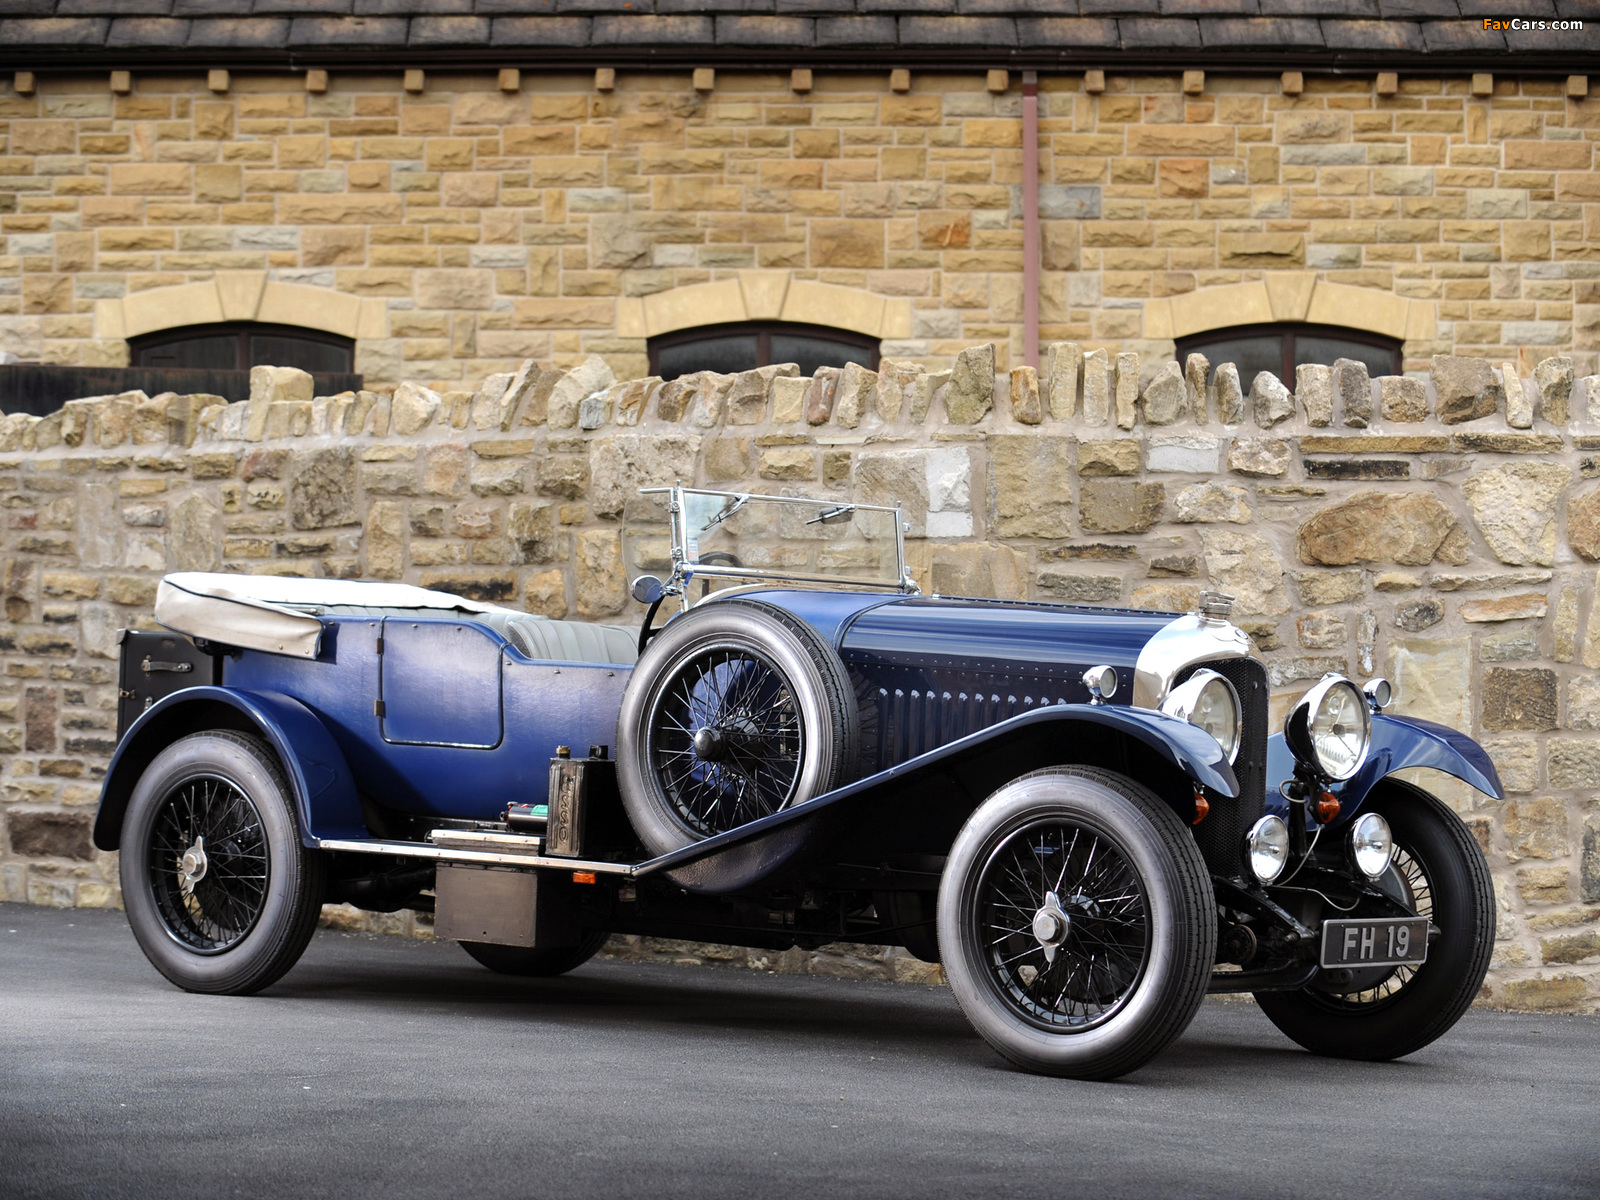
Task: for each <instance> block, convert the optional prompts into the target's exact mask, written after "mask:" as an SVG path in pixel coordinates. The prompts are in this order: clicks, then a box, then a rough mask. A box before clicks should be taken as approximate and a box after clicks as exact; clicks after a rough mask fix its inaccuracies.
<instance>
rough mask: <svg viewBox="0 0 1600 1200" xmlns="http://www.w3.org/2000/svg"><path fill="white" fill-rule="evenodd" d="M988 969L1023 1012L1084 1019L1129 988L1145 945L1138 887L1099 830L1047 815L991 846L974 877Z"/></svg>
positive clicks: (1107, 1014) (1051, 1025)
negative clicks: (993, 846)
mask: <svg viewBox="0 0 1600 1200" xmlns="http://www.w3.org/2000/svg"><path fill="white" fill-rule="evenodd" d="M977 898H978V903H977V905H976V907H975V911H974V915H975V918H976V922H977V926H978V928H977V930H976V934H977V936H978V938H979V939H980V944H981V945H983V946H985V947H986V956H987V960H988V968H989V976H990V981H991V983H992V984H993V986H994V987H995V988H996V989H997V990H998V992H999V993H1000V995H1001V996H1002V997H1004V999H1005V1001H1006V1002H1007V1003H1008V1004H1009V1005H1010V1006H1011V1007H1012V1008H1013V1009H1014V1010H1015V1011H1016V1012H1017V1013H1018V1014H1019V1015H1020V1016H1021V1017H1022V1018H1023V1019H1024V1020H1026V1021H1028V1022H1029V1023H1031V1024H1033V1025H1035V1026H1037V1027H1039V1028H1042V1029H1047V1030H1051V1031H1053V1032H1058V1033H1074V1032H1078V1031H1082V1030H1089V1029H1093V1028H1095V1027H1097V1026H1099V1025H1100V1024H1102V1023H1103V1022H1105V1021H1107V1020H1109V1019H1110V1018H1111V1017H1113V1016H1114V1015H1115V1014H1116V1013H1117V1012H1118V1011H1119V1010H1120V1009H1121V1008H1122V1006H1123V1005H1124V1003H1126V1001H1127V999H1128V997H1129V996H1131V995H1132V994H1133V992H1134V991H1135V990H1136V989H1137V988H1138V986H1139V981H1140V979H1141V978H1142V977H1143V974H1144V969H1145V964H1146V962H1147V960H1148V958H1149V955H1150V932H1151V931H1150V918H1149V906H1148V904H1147V901H1146V898H1145V887H1144V883H1143V881H1142V880H1141V879H1140V877H1139V874H1138V872H1137V871H1136V870H1135V869H1134V867H1133V865H1132V864H1131V863H1130V862H1129V860H1128V858H1127V856H1126V855H1125V854H1124V852H1123V851H1122V849H1121V847H1119V846H1118V845H1117V843H1116V842H1115V841H1113V840H1112V839H1111V838H1110V837H1109V836H1108V835H1107V834H1106V833H1104V832H1102V831H1100V830H1098V829H1095V828H1093V827H1091V826H1089V825H1087V824H1080V823H1078V822H1075V821H1068V820H1046V821H1039V822H1035V823H1033V824H1030V825H1027V826H1024V827H1023V828H1021V829H1019V830H1017V831H1016V832H1015V833H1012V834H1011V835H1010V836H1008V837H1007V838H1005V839H1004V840H1003V841H1002V842H1001V843H1000V844H999V845H998V846H996V848H995V850H994V852H993V854H992V855H991V856H990V858H989V861H988V863H987V864H986V866H985V868H984V871H983V874H982V876H981V878H980V882H979V884H978V892H977Z"/></svg>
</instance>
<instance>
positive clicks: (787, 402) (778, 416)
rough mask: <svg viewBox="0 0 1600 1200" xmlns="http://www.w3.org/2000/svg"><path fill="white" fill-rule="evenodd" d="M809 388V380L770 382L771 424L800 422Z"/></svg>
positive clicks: (795, 379)
mask: <svg viewBox="0 0 1600 1200" xmlns="http://www.w3.org/2000/svg"><path fill="white" fill-rule="evenodd" d="M667 386H668V387H670V386H671V385H670V384H668V385H667ZM810 387H811V380H810V379H809V378H800V377H784V376H780V377H778V378H776V379H774V380H773V381H772V421H773V423H774V424H780V425H792V424H794V423H795V422H797V421H799V420H801V419H802V418H803V417H804V416H805V398H806V392H807V391H808V390H809V389H810ZM663 390H665V389H663Z"/></svg>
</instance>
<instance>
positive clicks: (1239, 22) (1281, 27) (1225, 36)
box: [1200, 17, 1322, 47]
mask: <svg viewBox="0 0 1600 1200" xmlns="http://www.w3.org/2000/svg"><path fill="white" fill-rule="evenodd" d="M1200 38H1201V40H1202V42H1203V43H1204V44H1205V45H1206V46H1208V47H1210V46H1297V47H1298V46H1321V45H1322V27H1321V26H1320V25H1319V24H1318V23H1317V22H1316V21H1314V20H1312V19H1311V18H1310V17H1218V18H1217V19H1216V20H1214V21H1201V22H1200Z"/></svg>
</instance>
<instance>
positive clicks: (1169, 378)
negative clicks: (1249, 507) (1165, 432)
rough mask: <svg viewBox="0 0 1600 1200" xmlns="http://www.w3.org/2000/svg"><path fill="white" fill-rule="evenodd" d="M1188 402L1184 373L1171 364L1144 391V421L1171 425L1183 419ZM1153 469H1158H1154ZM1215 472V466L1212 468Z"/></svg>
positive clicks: (1175, 364) (1173, 363) (1150, 423)
mask: <svg viewBox="0 0 1600 1200" xmlns="http://www.w3.org/2000/svg"><path fill="white" fill-rule="evenodd" d="M1187 402H1188V391H1187V389H1186V387H1185V386H1184V381H1183V372H1182V371H1181V370H1180V369H1179V367H1178V364H1177V363H1175V362H1169V363H1167V364H1166V365H1165V366H1164V367H1162V368H1161V370H1160V371H1158V372H1157V373H1156V376H1155V378H1154V379H1152V380H1151V381H1150V383H1149V385H1148V386H1147V387H1146V388H1145V389H1144V396H1143V403H1144V419H1145V423H1146V424H1147V425H1171V424H1173V423H1174V422H1175V421H1177V420H1179V419H1180V418H1182V416H1183V414H1184V408H1185V405H1186V404H1187ZM1152 469H1156V468H1154V467H1152ZM1210 469H1211V470H1215V469H1216V468H1215V466H1213V467H1211V468H1210Z"/></svg>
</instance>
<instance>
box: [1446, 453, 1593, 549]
mask: <svg viewBox="0 0 1600 1200" xmlns="http://www.w3.org/2000/svg"><path fill="white" fill-rule="evenodd" d="M1571 480H1572V473H1571V471H1570V470H1569V469H1568V468H1566V467H1564V466H1561V465H1559V464H1557V463H1549V462H1518V463H1511V464H1508V465H1506V466H1502V467H1495V468H1493V469H1491V470H1488V471H1485V472H1483V473H1482V474H1479V475H1474V476H1472V477H1471V478H1470V479H1468V480H1466V481H1465V482H1464V483H1463V484H1462V485H1461V493H1462V495H1464V496H1465V497H1466V498H1467V503H1468V504H1469V505H1470V506H1471V509H1472V517H1473V520H1474V522H1475V523H1476V524H1477V526H1478V531H1479V532H1480V533H1481V534H1482V535H1483V538H1484V540H1485V541H1487V542H1488V543H1489V548H1490V549H1491V550H1493V551H1494V553H1495V556H1496V557H1497V558H1499V559H1500V561H1501V562H1503V563H1507V564H1510V565H1511V566H1525V565H1526V566H1533V565H1537V566H1541V567H1548V566H1551V565H1552V564H1553V563H1554V561H1555V547H1556V501H1557V500H1559V499H1560V498H1561V494H1562V492H1563V491H1565V489H1566V487H1567V485H1568V484H1569V483H1570V482H1571Z"/></svg>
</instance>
